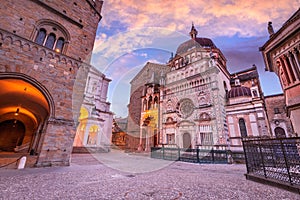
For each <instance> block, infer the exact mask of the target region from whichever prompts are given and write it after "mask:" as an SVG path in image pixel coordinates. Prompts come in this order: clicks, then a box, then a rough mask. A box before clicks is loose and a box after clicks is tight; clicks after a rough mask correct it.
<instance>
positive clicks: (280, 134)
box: [275, 127, 286, 138]
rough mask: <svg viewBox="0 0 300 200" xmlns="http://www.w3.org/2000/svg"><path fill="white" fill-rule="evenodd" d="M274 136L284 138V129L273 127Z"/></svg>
mask: <svg viewBox="0 0 300 200" xmlns="http://www.w3.org/2000/svg"><path fill="white" fill-rule="evenodd" d="M275 136H276V138H285V137H286V135H285V131H284V129H283V128H280V127H276V128H275Z"/></svg>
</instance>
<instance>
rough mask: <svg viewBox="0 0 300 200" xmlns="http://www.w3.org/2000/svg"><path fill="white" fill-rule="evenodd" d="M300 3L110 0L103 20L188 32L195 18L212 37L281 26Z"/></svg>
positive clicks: (288, 0) (293, 0)
mask: <svg viewBox="0 0 300 200" xmlns="http://www.w3.org/2000/svg"><path fill="white" fill-rule="evenodd" d="M299 5H300V1H299V0H266V1H261V0H252V1H249V0H236V1H235V0H222V1H221V0H212V1H195V0H185V1H179V0H164V1H162V0H154V1H153V0H143V1H140V0H126V1H125V0H109V1H105V2H104V8H103V13H102V14H103V20H102V22H101V23H103V25H104V26H108V27H110V26H114V23H113V22H114V20H116V19H118V21H121V23H122V24H125V25H126V26H127V27H128V28H127V30H131V29H137V28H144V27H164V28H168V29H172V30H173V31H181V32H182V33H184V34H186V33H187V31H188V30H189V28H190V26H191V23H192V21H193V22H194V23H195V25H197V26H198V27H200V29H201V30H200V32H201V34H203V35H206V36H209V37H216V36H220V35H227V36H232V35H234V34H240V35H241V36H261V35H263V34H266V24H267V22H268V21H273V23H274V26H275V27H277V28H278V27H280V26H281V25H282V23H283V22H284V21H285V20H286V19H287V18H289V16H290V15H291V13H293V12H294V11H295V10H296V9H298V7H299Z"/></svg>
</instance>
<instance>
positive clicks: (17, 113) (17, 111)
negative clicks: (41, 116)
mask: <svg viewBox="0 0 300 200" xmlns="http://www.w3.org/2000/svg"><path fill="white" fill-rule="evenodd" d="M19 111H20V108H17V110H16V112H15V115H16V116H18V115H19Z"/></svg>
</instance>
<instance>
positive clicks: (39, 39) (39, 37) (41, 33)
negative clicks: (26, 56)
mask: <svg viewBox="0 0 300 200" xmlns="http://www.w3.org/2000/svg"><path fill="white" fill-rule="evenodd" d="M45 37H46V30H45V29H43V28H41V29H40V30H39V32H38V35H37V37H36V38H35V42H36V43H38V44H40V45H43V44H44V40H45Z"/></svg>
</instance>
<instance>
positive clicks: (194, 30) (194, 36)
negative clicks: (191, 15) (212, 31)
mask: <svg viewBox="0 0 300 200" xmlns="http://www.w3.org/2000/svg"><path fill="white" fill-rule="evenodd" d="M197 34H198V31H197V30H196V28H195V26H194V22H192V28H191V32H190V36H191V38H192V39H196V37H197Z"/></svg>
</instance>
